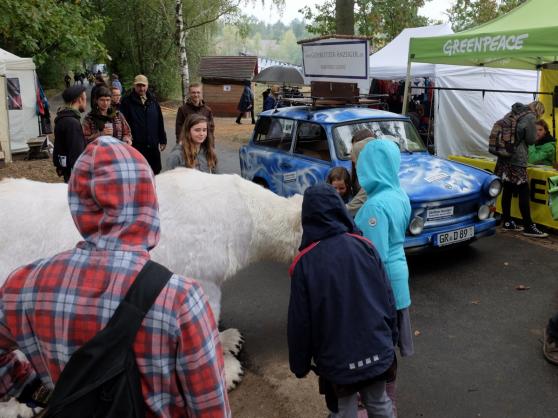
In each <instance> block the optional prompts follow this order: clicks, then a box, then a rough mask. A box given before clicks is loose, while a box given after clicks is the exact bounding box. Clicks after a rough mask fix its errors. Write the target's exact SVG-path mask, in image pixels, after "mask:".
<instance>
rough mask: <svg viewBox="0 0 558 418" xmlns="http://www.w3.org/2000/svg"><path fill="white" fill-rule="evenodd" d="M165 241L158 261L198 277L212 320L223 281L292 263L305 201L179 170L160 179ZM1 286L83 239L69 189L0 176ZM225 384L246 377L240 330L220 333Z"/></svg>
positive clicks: (156, 254) (157, 253)
mask: <svg viewBox="0 0 558 418" xmlns="http://www.w3.org/2000/svg"><path fill="white" fill-rule="evenodd" d="M156 184H157V196H158V200H159V213H160V218H161V239H160V242H159V245H158V246H157V247H156V248H154V249H153V251H152V252H151V255H152V258H153V260H155V261H157V262H159V263H161V264H163V265H165V266H166V267H168V268H169V269H170V270H171V271H174V272H176V273H178V274H181V275H184V276H188V277H193V278H195V279H197V280H198V281H199V283H200V284H201V286H202V287H203V289H204V291H205V293H206V294H207V296H208V298H209V303H210V305H211V308H212V310H213V314H214V316H215V319H216V320H217V321H219V317H220V313H221V285H222V284H223V282H224V281H225V280H226V279H228V278H229V277H231V276H233V275H234V274H235V273H237V272H238V271H239V270H240V269H242V268H244V267H246V266H248V265H249V264H251V263H255V262H257V261H261V260H274V261H280V262H290V261H291V260H292V259H293V257H294V256H295V254H296V251H297V247H298V245H299V243H300V239H301V234H302V228H301V221H300V216H301V204H302V198H301V196H299V195H297V196H294V197H292V198H289V199H286V198H283V197H280V196H277V195H276V194H274V193H272V192H270V191H269V190H266V189H264V188H262V187H261V186H258V185H256V184H254V183H251V182H249V181H247V180H244V179H242V178H241V177H239V176H237V175H225V174H224V175H210V174H205V173H202V172H199V171H196V170H190V169H184V168H178V169H175V170H172V171H168V172H165V173H163V174H160V175H158V176H156ZM0 202H2V204H1V206H0V234H1V235H2V237H3V238H2V240H0V285H2V284H3V283H4V281H5V280H6V278H7V276H8V275H9V273H10V272H11V271H13V270H14V269H16V268H17V267H19V266H21V265H24V264H27V263H30V262H32V261H34V260H36V259H38V258H44V257H48V256H52V255H54V254H56V253H58V252H61V251H64V250H67V249H69V248H72V247H73V246H75V244H76V243H77V242H78V241H80V240H82V237H81V236H80V234H79V232H78V231H77V229H76V227H75V225H74V222H73V220H72V218H71V215H70V211H69V207H68V199H67V186H66V185H65V184H61V183H56V184H52V183H41V182H35V181H30V180H26V179H5V180H3V181H0ZM221 341H222V343H223V351H224V354H225V375H226V378H227V386H228V388H229V389H233V388H234V387H235V386H236V384H237V383H238V382H239V381H240V379H241V376H242V374H243V371H242V367H241V365H240V362H239V361H238V360H237V359H236V357H235V355H236V354H238V351H239V350H240V347H241V344H242V337H241V335H240V333H239V332H238V330H236V329H232V328H231V329H228V330H225V331H223V332H222V333H221Z"/></svg>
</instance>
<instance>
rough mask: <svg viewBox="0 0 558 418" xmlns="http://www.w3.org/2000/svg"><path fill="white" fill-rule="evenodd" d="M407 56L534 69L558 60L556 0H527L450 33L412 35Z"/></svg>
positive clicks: (460, 63)
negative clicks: (503, 12)
mask: <svg viewBox="0 0 558 418" xmlns="http://www.w3.org/2000/svg"><path fill="white" fill-rule="evenodd" d="M409 52H410V55H409V56H410V59H411V61H413V62H427V63H439V64H452V65H475V66H477V65H478V66H490V67H500V68H518V69H535V68H537V67H538V66H540V65H542V64H545V63H553V62H554V61H557V59H558V1H556V0H528V1H527V2H525V3H524V4H522V5H521V6H519V7H517V8H515V9H513V10H512V11H511V12H509V13H507V14H505V15H503V16H500V17H499V18H497V19H494V20H492V21H490V22H487V23H485V24H483V25H480V26H478V27H475V28H472V29H469V30H466V31H463V32H459V33H456V34H454V35H451V36H439V37H435V38H426V39H425V38H412V39H411V41H410V51H409Z"/></svg>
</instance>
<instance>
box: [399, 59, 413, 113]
mask: <svg viewBox="0 0 558 418" xmlns="http://www.w3.org/2000/svg"><path fill="white" fill-rule="evenodd" d="M410 84H411V52H410V51H409V56H408V57H407V77H406V78H405V91H404V93H403V110H402V111H401V114H403V115H406V114H407V105H408V102H409V85H410Z"/></svg>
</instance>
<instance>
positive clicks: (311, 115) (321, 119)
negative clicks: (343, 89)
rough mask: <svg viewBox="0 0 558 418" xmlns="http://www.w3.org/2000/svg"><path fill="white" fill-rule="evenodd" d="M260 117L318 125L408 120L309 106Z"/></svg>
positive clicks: (388, 114) (366, 111) (359, 110)
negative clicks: (361, 121) (379, 120)
mask: <svg viewBox="0 0 558 418" xmlns="http://www.w3.org/2000/svg"><path fill="white" fill-rule="evenodd" d="M260 116H272V117H282V118H289V119H296V120H305V121H312V122H318V123H332V124H334V123H342V122H354V121H357V120H370V119H386V118H388V119H401V120H409V118H408V117H407V116H403V115H398V114H397V113H391V112H386V111H383V110H376V109H368V108H366V107H331V108H311V107H309V106H292V107H282V108H279V109H277V111H275V110H266V111H265V112H262V113H260Z"/></svg>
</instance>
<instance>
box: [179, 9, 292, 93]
mask: <svg viewBox="0 0 558 418" xmlns="http://www.w3.org/2000/svg"><path fill="white" fill-rule="evenodd" d="M252 1H253V3H254V4H256V3H259V4H261V5H262V7H263V6H264V5H265V0H252ZM240 2H241V0H176V3H175V14H176V19H175V21H176V43H177V47H178V50H179V57H180V58H179V62H180V77H181V90H182V101H183V102H184V101H185V100H186V96H187V94H188V86H189V84H190V66H189V63H188V50H187V45H188V38H189V35H190V32H191V31H192V30H193V29H196V28H200V27H203V26H206V25H209V24H211V23H213V22H216V21H217V20H218V19H219V18H221V17H229V18H232V19H235V18H240V8H239V6H240ZM270 2H271V3H272V4H273V5H275V6H276V7H277V8H278V9H279V10H281V8H282V7H283V6H284V0H271V1H270ZM186 10H187V11H188V13H185V11H186Z"/></svg>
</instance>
